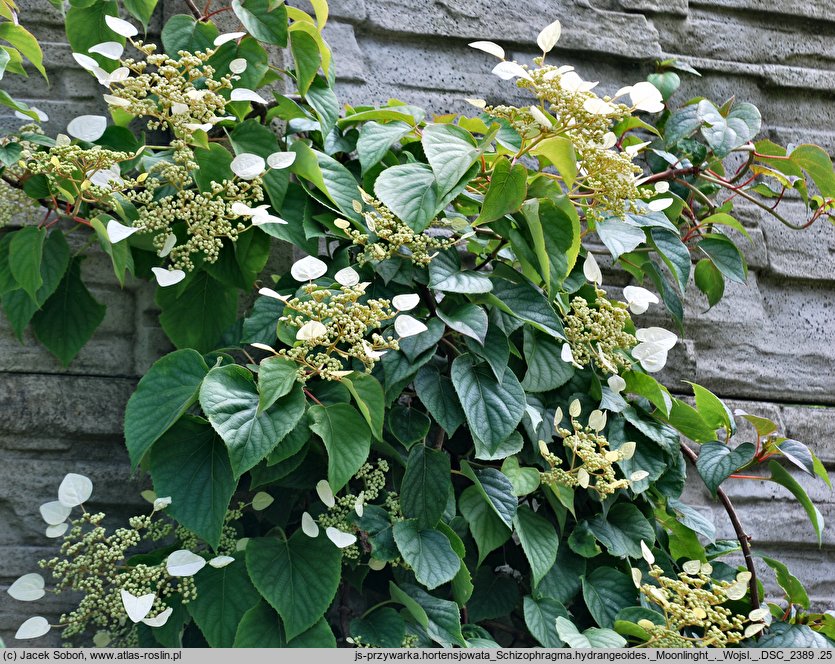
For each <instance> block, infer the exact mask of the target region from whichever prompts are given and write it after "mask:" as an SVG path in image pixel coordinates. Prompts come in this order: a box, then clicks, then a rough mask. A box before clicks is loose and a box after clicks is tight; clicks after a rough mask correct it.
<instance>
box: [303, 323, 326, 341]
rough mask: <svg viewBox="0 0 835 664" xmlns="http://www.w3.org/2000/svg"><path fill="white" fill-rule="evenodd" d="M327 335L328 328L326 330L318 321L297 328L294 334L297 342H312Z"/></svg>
mask: <svg viewBox="0 0 835 664" xmlns="http://www.w3.org/2000/svg"><path fill="white" fill-rule="evenodd" d="M327 333H328V328H326V327H325V326H324V325H323V324H322V323H320V322H319V321H318V320H309V321H307V322H306V323H305V324H304V325H302V326H301V327H300V328H299V331H298V332H296V339H298V340H299V341H313V340H314V339H318V338H319V337H322V336H324V335H325V334H327Z"/></svg>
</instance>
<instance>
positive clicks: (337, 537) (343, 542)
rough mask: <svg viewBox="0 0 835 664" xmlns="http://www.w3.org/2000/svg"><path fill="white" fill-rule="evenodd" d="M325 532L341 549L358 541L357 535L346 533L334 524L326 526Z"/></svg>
mask: <svg viewBox="0 0 835 664" xmlns="http://www.w3.org/2000/svg"><path fill="white" fill-rule="evenodd" d="M325 534H326V535H327V536H328V539H329V540H330V541H331V542H333V543H334V544H336V546H337V547H338V548H340V549H344V548H345V547H348V546H351V545H352V544H353V543H354V542H356V541H357V536H356V535H352V534H351V533H346V532H344V531H342V530H339V528H334V527H333V526H328V527H327V528H325Z"/></svg>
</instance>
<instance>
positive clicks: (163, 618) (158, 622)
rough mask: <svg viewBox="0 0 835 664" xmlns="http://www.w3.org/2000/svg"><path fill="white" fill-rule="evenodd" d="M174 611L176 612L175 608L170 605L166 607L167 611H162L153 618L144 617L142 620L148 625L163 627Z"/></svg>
mask: <svg viewBox="0 0 835 664" xmlns="http://www.w3.org/2000/svg"><path fill="white" fill-rule="evenodd" d="M172 613H174V609H173V608H172V607H170V606H169V607H168V608H167V609H165V611H160V612H159V613H158V614H157V615H155V616H154V617H153V618H143V619H142V622H143V623H145V624H146V625H148V627H162V626H163V625H164V624H165V623H167V622H168V619H169V618H170V617H171V614H172Z"/></svg>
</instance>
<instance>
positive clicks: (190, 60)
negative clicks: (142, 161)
mask: <svg viewBox="0 0 835 664" xmlns="http://www.w3.org/2000/svg"><path fill="white" fill-rule="evenodd" d="M133 45H134V46H135V47H136V49H137V50H138V51H139V52H140V53H141V54H142V55H143V56H144V58H143V59H134V58H123V59H121V60H120V61H119V64H120V67H119V70H121V71H123V72H124V75H120V76H113V75H111V76H110V77H109V79H108V81H107V84H108V87H109V88H110V94H109V95H106V96H105V101H107V102H108V104H109V105H110V106H111V107H113V108H119V109H120V110H123V111H126V112H128V113H130V114H131V115H134V116H136V117H144V118H149V120H148V129H151V130H156V129H167V130H170V131H171V132H172V133H173V134H174V136H176V137H177V138H180V139H183V140H185V141H186V142H190V141H191V140H192V137H193V135H194V133H195V132H196V131H198V130H202V131H208V130H209V129H211V128H212V126H214V124H216V123H217V122H218V121H221V120H224V119H226V114H225V110H224V109H225V106H226V103H227V101H226V99H225V98H224V97H223V96H222V95H221V94H220V91H221V90H229V89H231V88H232V85H233V81H235V80H237V79H238V78H239V77H238V76H236V75H234V74H229V75H226V76H222V77H219V78H218V79H215V78H214V75H215V70H214V68H213V67H212V66H210V65H209V64H207V61H208V60H209V58H211V56H212V55H213V54H214V52H215V49H208V50H206V51H196V52H194V53H189V52H187V51H179V52H178V53H177V58H173V57H171V56H169V55H167V54H165V53H156V52H155V51H156V46H155V45H154V44H145V43H143V42H141V41H134V42H133ZM117 71H118V70H117ZM198 83H199V85H200V86H201V87H200V88H197V87H196V85H195V84H198Z"/></svg>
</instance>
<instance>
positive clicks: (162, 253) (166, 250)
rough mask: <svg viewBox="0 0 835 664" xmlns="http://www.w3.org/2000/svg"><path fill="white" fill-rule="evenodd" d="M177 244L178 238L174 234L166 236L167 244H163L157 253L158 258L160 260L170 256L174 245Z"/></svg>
mask: <svg viewBox="0 0 835 664" xmlns="http://www.w3.org/2000/svg"><path fill="white" fill-rule="evenodd" d="M176 244H177V236H176V235H174V233H169V234H168V235H166V236H165V242H163V244H162V248H161V249H160V250H159V251H158V252H157V256H159V257H160V258H165V257H166V256H167V255H168V254H170V253H171V250H172V249H173V248H174V245H176Z"/></svg>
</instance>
